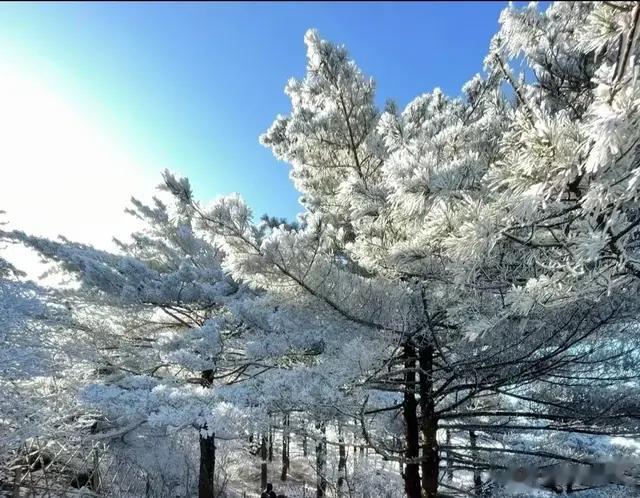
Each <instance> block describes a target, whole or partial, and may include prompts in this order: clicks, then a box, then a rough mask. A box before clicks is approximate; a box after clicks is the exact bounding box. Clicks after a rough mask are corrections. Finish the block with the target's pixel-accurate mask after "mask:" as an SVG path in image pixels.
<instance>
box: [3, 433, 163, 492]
mask: <svg viewBox="0 0 640 498" xmlns="http://www.w3.org/2000/svg"><path fill="white" fill-rule="evenodd" d="M154 484H155V483H154V482H153V481H152V479H150V476H149V475H148V474H147V473H146V472H145V471H144V470H143V469H142V468H140V467H139V466H138V465H136V464H135V463H134V462H131V461H127V460H122V459H119V458H116V457H115V456H114V455H113V454H112V453H110V452H109V451H108V447H107V445H106V444H104V443H101V442H96V441H91V440H88V441H86V442H82V443H80V444H78V442H64V441H47V442H43V441H41V440H39V439H33V440H30V441H28V442H26V443H24V444H23V445H22V446H21V447H20V448H19V449H18V450H17V451H16V452H15V454H14V455H12V457H11V458H10V459H9V461H8V462H6V464H5V465H4V469H3V471H2V472H1V474H0V496H1V497H11V498H27V497H29V498H31V497H34V498H35V497H37V498H40V497H42V498H44V497H46V498H59V497H60V498H62V497H102V496H117V497H122V498H127V497H153V498H156V497H162V496H166V493H165V492H164V490H162V489H158V487H157V485H154Z"/></svg>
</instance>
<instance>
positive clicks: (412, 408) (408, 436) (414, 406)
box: [402, 344, 421, 498]
mask: <svg viewBox="0 0 640 498" xmlns="http://www.w3.org/2000/svg"><path fill="white" fill-rule="evenodd" d="M403 355H404V368H405V374H404V400H403V403H402V415H403V418H404V424H405V443H406V448H405V457H406V459H407V462H406V465H405V469H404V474H403V475H402V477H403V478H404V490H405V493H406V495H407V498H421V491H420V466H419V464H418V463H416V462H415V461H416V460H417V459H418V457H419V455H420V432H419V428H418V413H417V412H418V402H417V401H416V396H415V387H416V372H415V368H416V359H415V350H414V348H413V347H412V346H411V345H409V344H405V346H404V351H403ZM412 460H413V461H412Z"/></svg>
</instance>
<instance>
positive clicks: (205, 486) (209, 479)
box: [198, 370, 216, 498]
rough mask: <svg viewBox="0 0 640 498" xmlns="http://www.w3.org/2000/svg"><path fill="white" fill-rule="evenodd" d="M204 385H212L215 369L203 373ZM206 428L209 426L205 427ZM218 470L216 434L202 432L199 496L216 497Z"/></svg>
mask: <svg viewBox="0 0 640 498" xmlns="http://www.w3.org/2000/svg"><path fill="white" fill-rule="evenodd" d="M201 379H202V380H201V384H202V386H203V387H211V383H212V382H213V370H204V371H203V372H202V374H201ZM202 429H203V430H206V429H207V427H206V426H205V427H203V428H202ZM215 470H216V435H215V434H211V436H206V437H205V436H203V435H202V433H200V473H199V476H198V498H214V496H215V494H214V481H213V480H214V476H215Z"/></svg>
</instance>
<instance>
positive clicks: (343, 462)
mask: <svg viewBox="0 0 640 498" xmlns="http://www.w3.org/2000/svg"><path fill="white" fill-rule="evenodd" d="M346 474H347V448H346V447H345V445H344V435H343V434H342V425H341V424H338V496H339V497H341V496H343V495H344V493H343V491H342V486H343V485H344V479H345V477H346Z"/></svg>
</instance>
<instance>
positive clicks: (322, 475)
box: [316, 422, 327, 498]
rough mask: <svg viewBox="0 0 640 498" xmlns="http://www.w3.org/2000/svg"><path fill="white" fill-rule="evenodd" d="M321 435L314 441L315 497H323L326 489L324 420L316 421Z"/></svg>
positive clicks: (325, 434)
mask: <svg viewBox="0 0 640 498" xmlns="http://www.w3.org/2000/svg"><path fill="white" fill-rule="evenodd" d="M316 429H320V430H321V431H322V437H321V438H320V439H318V441H317V442H316V473H317V481H316V482H317V484H316V498H323V497H324V496H325V494H326V491H327V477H326V476H327V433H326V428H325V425H324V422H316Z"/></svg>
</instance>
